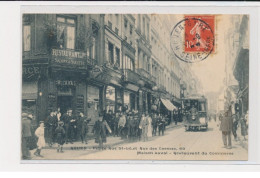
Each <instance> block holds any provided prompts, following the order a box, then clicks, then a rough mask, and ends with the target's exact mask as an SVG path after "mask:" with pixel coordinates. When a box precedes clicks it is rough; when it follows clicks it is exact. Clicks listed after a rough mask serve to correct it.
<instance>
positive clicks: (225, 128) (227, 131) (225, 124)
mask: <svg viewBox="0 0 260 178" xmlns="http://www.w3.org/2000/svg"><path fill="white" fill-rule="evenodd" d="M220 121H221V123H220V130H221V131H222V139H223V143H224V147H225V148H228V149H231V148H232V143H231V131H232V127H233V121H232V112H231V107H228V108H227V109H226V111H225V113H224V116H223V117H222V118H220Z"/></svg>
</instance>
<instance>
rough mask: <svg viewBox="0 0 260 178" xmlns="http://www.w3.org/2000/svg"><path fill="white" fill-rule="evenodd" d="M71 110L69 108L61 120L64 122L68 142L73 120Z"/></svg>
mask: <svg viewBox="0 0 260 178" xmlns="http://www.w3.org/2000/svg"><path fill="white" fill-rule="evenodd" d="M71 117H72V116H71V112H70V110H69V109H68V110H67V112H66V113H65V114H63V115H62V117H61V121H62V122H63V123H64V129H65V143H66V144H68V141H69V125H70V120H71Z"/></svg>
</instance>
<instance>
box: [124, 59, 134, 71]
mask: <svg viewBox="0 0 260 178" xmlns="http://www.w3.org/2000/svg"><path fill="white" fill-rule="evenodd" d="M124 68H125V69H130V70H134V60H133V59H131V58H130V57H128V56H125V65H124Z"/></svg>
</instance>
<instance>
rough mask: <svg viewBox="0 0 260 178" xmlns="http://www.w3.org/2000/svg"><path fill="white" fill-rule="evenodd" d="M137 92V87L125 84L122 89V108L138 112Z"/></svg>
mask: <svg viewBox="0 0 260 178" xmlns="http://www.w3.org/2000/svg"><path fill="white" fill-rule="evenodd" d="M138 90H139V87H138V86H136V85H133V84H130V83H129V84H127V85H125V88H124V107H125V108H126V110H128V111H133V110H138V105H137V103H138Z"/></svg>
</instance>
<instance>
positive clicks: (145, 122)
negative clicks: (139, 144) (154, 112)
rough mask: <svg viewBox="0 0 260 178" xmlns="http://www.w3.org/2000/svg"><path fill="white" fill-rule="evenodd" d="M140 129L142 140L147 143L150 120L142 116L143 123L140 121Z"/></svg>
mask: <svg viewBox="0 0 260 178" xmlns="http://www.w3.org/2000/svg"><path fill="white" fill-rule="evenodd" d="M139 128H140V129H141V130H142V138H143V141H144V142H145V141H147V140H148V137H147V134H148V119H147V117H146V116H145V115H144V114H142V118H141V121H140V124H139Z"/></svg>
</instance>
